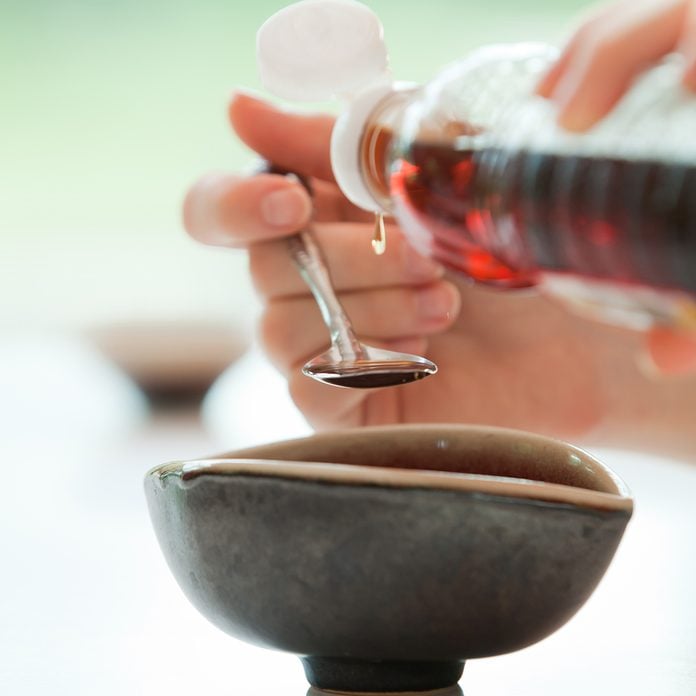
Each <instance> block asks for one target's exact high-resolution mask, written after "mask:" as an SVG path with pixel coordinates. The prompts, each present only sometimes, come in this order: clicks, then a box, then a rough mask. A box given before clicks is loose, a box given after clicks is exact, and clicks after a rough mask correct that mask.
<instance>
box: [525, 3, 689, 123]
mask: <svg viewBox="0 0 696 696" xmlns="http://www.w3.org/2000/svg"><path fill="white" fill-rule="evenodd" d="M675 51H678V52H681V53H683V54H684V56H685V58H686V67H685V70H684V73H683V77H682V82H683V84H684V86H685V87H686V88H687V89H690V90H692V91H696V1H695V0H620V2H615V3H612V4H610V5H608V6H604V7H601V8H600V9H599V10H596V11H595V12H594V13H593V14H592V15H590V17H589V18H588V19H587V20H585V21H584V22H582V23H581V24H580V26H579V27H578V29H576V31H575V32H574V34H573V35H572V37H571V38H570V40H569V41H568V43H567V44H566V47H565V49H564V50H563V52H562V53H561V56H560V58H559V59H558V61H557V62H556V64H555V65H554V66H553V67H552V69H551V70H550V71H549V72H548V73H547V74H546V75H545V77H544V78H543V79H542V80H541V82H540V83H539V85H538V86H537V92H538V93H539V94H540V95H541V96H544V97H547V98H549V99H551V100H552V101H554V102H555V103H556V105H557V106H558V121H559V123H560V124H561V125H562V126H563V127H564V128H566V129H568V130H571V131H584V130H587V129H588V128H590V127H591V126H593V125H594V124H595V123H596V122H597V121H599V120H600V119H601V118H602V117H603V116H606V115H607V114H608V113H609V112H610V111H611V109H612V108H613V107H614V106H615V105H616V103H617V102H618V101H619V99H620V98H621V97H622V95H623V94H624V93H625V92H626V90H627V89H628V88H629V87H630V85H631V83H632V82H633V80H634V79H635V78H636V77H637V76H638V75H639V74H640V73H642V72H643V71H644V70H645V69H646V68H647V67H649V66H650V65H651V64H654V63H655V62H656V61H658V60H659V59H660V58H663V57H664V56H665V55H667V54H668V53H673V52H675Z"/></svg>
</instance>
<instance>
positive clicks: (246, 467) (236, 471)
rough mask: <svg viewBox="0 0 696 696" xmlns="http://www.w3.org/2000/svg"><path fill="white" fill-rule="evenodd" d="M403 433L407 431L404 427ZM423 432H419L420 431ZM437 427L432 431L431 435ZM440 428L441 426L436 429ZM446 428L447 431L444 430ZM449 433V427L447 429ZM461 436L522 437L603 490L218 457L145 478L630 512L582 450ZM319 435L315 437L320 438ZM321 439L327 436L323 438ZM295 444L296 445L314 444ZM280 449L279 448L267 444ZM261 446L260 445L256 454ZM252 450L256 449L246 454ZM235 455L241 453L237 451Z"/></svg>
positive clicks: (620, 492) (613, 483)
mask: <svg viewBox="0 0 696 696" xmlns="http://www.w3.org/2000/svg"><path fill="white" fill-rule="evenodd" d="M405 427H407V426H405ZM420 427H422V426H420ZM437 427H438V426H431V427H430V428H428V429H430V430H431V431H432V430H434V429H435V428H437ZM439 427H440V428H442V427H443V426H439ZM445 427H447V426H445ZM450 427H451V426H450ZM455 427H456V428H457V429H459V430H460V431H461V430H462V429H470V430H471V431H472V432H476V433H481V434H487V433H491V434H508V435H514V436H516V437H522V438H524V439H525V440H527V441H536V442H538V443H539V444H544V445H549V444H556V445H558V447H559V448H560V449H563V450H564V451H565V452H566V453H568V454H569V455H570V456H569V462H573V463H577V465H578V466H587V465H588V464H589V465H591V470H592V472H593V473H594V475H595V476H596V477H598V478H601V480H602V483H603V484H604V485H605V488H609V489H612V490H610V491H598V490H591V489H587V488H581V487H578V486H573V485H568V484H561V483H549V482H545V481H538V480H533V479H528V478H514V477H508V476H492V475H486V474H469V473H461V472H452V471H438V470H429V469H407V468H398V467H384V466H370V465H359V464H339V463H334V462H321V461H312V462H308V461H291V460H279V459H268V458H259V457H245V456H239V457H238V456H234V455H228V456H220V457H209V458H201V459H191V460H185V461H174V462H169V463H167V464H163V465H160V466H157V467H155V468H153V469H151V470H150V471H149V472H148V474H147V476H148V478H149V477H155V478H158V479H159V482H160V484H161V483H162V482H163V481H164V480H165V479H167V478H171V477H174V478H176V479H177V481H178V483H179V485H180V486H182V487H187V486H191V485H195V483H196V482H198V481H199V480H200V479H201V477H204V476H231V477H234V476H263V477H273V478H279V479H286V480H287V479H290V480H299V481H307V482H315V483H326V484H336V485H348V486H380V487H386V488H414V489H435V490H444V491H456V492H461V493H472V494H480V495H489V496H495V497H498V498H500V497H503V498H518V499H520V500H529V501H537V502H539V503H552V504H567V505H572V506H576V507H581V508H588V509H593V510H603V511H625V512H628V513H630V512H631V511H632V510H633V499H632V497H631V493H630V491H629V489H628V487H627V486H626V484H625V483H624V482H623V481H622V480H621V479H620V478H619V477H618V476H617V475H616V474H614V472H612V471H611V470H610V469H609V468H608V467H606V466H605V465H604V464H602V463H601V462H600V461H599V460H597V459H596V458H595V457H593V456H592V455H590V454H589V453H587V452H585V451H584V450H582V449H580V448H577V447H574V446H573V445H569V444H566V443H564V442H561V441H558V440H553V439H552V438H547V437H544V436H540V435H534V434H531V433H523V432H521V431H515V430H510V429H504V428H494V427H479V426H473V427H469V426H455ZM398 428H399V426H382V427H376V428H363V429H353V430H350V431H345V432H346V433H348V432H358V430H362V431H368V430H372V431H375V432H377V431H383V430H398ZM321 435H322V434H319V436H320V437H321ZM323 435H329V433H324V434H323ZM315 437H317V435H312V436H310V438H299V439H297V440H288V441H287V442H288V443H291V442H300V441H301V440H305V439H311V438H315ZM272 444H274V445H276V444H282V443H272ZM263 447H264V446H263V445H260V446H259V447H258V449H262V448H263ZM248 449H249V450H254V449H257V448H248ZM240 452H244V450H241V451H240Z"/></svg>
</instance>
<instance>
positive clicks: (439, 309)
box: [416, 283, 459, 321]
mask: <svg viewBox="0 0 696 696" xmlns="http://www.w3.org/2000/svg"><path fill="white" fill-rule="evenodd" d="M416 305H417V311H418V314H419V315H420V316H421V317H422V318H423V319H429V320H433V321H447V320H450V319H452V318H454V316H455V315H456V313H457V311H458V309H459V294H458V293H457V291H456V289H455V288H454V287H453V286H452V285H450V284H449V283H438V284H437V285H432V286H430V287H429V288H426V289H425V290H421V291H420V292H419V293H418V295H417V296H416Z"/></svg>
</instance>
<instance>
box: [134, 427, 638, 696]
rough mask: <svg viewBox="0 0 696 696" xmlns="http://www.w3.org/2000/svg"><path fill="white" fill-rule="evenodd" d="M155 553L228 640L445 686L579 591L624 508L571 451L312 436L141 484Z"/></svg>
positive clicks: (431, 431)
mask: <svg viewBox="0 0 696 696" xmlns="http://www.w3.org/2000/svg"><path fill="white" fill-rule="evenodd" d="M146 493H147V499H148V504H149V508H150V514H151V517H152V521H153V524H154V528H155V531H156V533H157V537H158V539H159V542H160V545H161V547H162V550H163V552H164V555H165V557H166V559H167V561H168V563H169V566H170V567H171V570H172V572H173V574H174V576H175V577H176V579H177V581H178V583H179V585H180V586H181V588H182V589H183V591H184V593H185V594H186V596H187V597H188V598H189V599H190V601H191V602H192V603H193V604H194V605H195V606H196V607H197V608H198V609H199V611H200V612H201V613H202V614H203V615H204V616H206V617H207V618H208V619H209V620H210V621H212V622H213V623H214V624H215V625H217V626H218V627H220V628H221V629H222V630H223V631H226V632H227V633H229V634H230V635H233V636H236V637H237V638H240V639H242V640H245V641H248V642H251V643H255V644H257V645H260V646H265V647H270V648H276V649H279V650H284V651H289V652H292V653H295V654H297V655H299V656H300V657H301V658H302V661H303V664H304V668H305V673H306V675H307V678H308V680H309V682H310V683H311V684H312V685H313V686H315V687H317V688H322V689H331V690H342V691H367V692H370V691H372V692H386V691H417V690H426V689H436V688H443V687H446V686H449V685H452V684H455V683H456V682H457V681H458V680H459V678H460V676H461V674H462V669H463V665H464V661H465V660H466V659H469V658H477V657H486V656H491V655H498V654H501V653H507V652H510V651H513V650H518V649H519V648H523V647H525V646H527V645H530V644H531V643H534V642H536V641H538V640H540V639H542V638H544V637H546V636H548V635H549V634H550V633H552V632H553V631H554V630H556V629H557V628H559V627H560V626H561V625H562V624H564V623H565V622H566V621H567V620H568V619H569V618H570V617H571V616H572V615H573V614H574V613H575V612H576V611H577V610H578V609H579V608H580V607H581V606H582V604H583V603H584V602H585V600H587V598H588V597H589V596H590V594H591V593H592V591H593V589H594V588H595V587H596V585H597V583H598V582H599V580H600V579H601V577H602V575H603V574H604V572H605V570H606V568H607V566H608V565H609V563H610V561H611V559H612V557H613V555H614V552H615V550H616V548H617V545H618V544H619V541H620V539H621V536H622V534H623V531H624V528H625V527H626V524H627V522H628V520H629V518H630V516H631V512H632V500H631V498H630V496H629V493H628V492H627V489H626V487H625V486H624V484H623V483H622V482H621V481H620V480H619V479H618V478H617V477H616V476H615V475H614V474H613V473H612V472H611V471H609V470H608V469H607V468H606V467H605V466H603V465H602V464H601V463H600V462H598V461H597V460H596V459H594V458H593V457H591V456H590V455H589V454H587V453H585V452H583V451H582V450H579V449H576V448H574V447H572V446H570V445H567V444H564V443H561V442H557V441H554V440H550V439H547V438H543V437H539V436H536V435H531V434H527V433H521V432H515V431H510V430H501V429H494V428H482V427H466V426H449V425H443V426H438V425H427V426H426V425H423V426H412V425H409V426H391V427H379V428H362V429H358V430H350V431H340V432H334V433H325V434H319V435H314V436H312V437H309V438H304V439H300V440H292V441H287V442H280V443H275V444H270V445H266V446H261V447H255V448H252V449H246V450H242V451H238V452H235V453H232V454H227V455H224V456H220V457H215V458H210V459H201V460H196V461H187V462H175V463H170V464H166V465H164V466H161V467H158V468H156V469H154V470H152V471H150V472H149V474H148V475H147V478H146Z"/></svg>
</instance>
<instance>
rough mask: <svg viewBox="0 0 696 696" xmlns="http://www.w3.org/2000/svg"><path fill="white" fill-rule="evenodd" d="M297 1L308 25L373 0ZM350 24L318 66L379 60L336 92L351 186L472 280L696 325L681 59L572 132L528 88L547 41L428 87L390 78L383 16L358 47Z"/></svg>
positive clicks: (487, 55) (695, 204) (689, 145)
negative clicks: (344, 100)
mask: <svg viewBox="0 0 696 696" xmlns="http://www.w3.org/2000/svg"><path fill="white" fill-rule="evenodd" d="M291 7H295V8H300V9H302V8H304V10H305V11H307V10H309V11H310V14H311V16H312V23H311V26H312V29H313V30H314V31H316V28H317V25H318V23H319V20H320V19H321V18H320V17H319V15H318V14H317V8H322V10H321V11H323V12H325V13H326V14H325V18H326V17H329V18H330V17H333V18H334V19H336V17H337V16H338V15H337V13H338V14H340V13H341V12H343V13H350V12H353V10H354V9H355V8H356V7H360V8H362V9H361V10H360V12H363V10H364V9H366V8H364V6H362V5H360V4H359V3H355V2H350V1H349V0H305V2H302V3H299V4H298V5H295V6H291ZM286 9H290V8H286ZM368 12H369V11H368ZM369 14H370V15H371V13H369ZM346 16H347V15H346ZM351 16H352V15H351ZM355 16H356V17H357V15H355ZM372 17H373V18H374V15H372ZM361 18H362V19H363V20H364V21H366V22H367V21H368V19H367V15H365V14H364V13H363V14H362V15H361ZM375 19H376V18H375ZM295 20H296V18H295ZM370 21H371V20H370ZM377 21H378V20H377ZM329 23H330V22H329ZM341 26H344V27H345V21H343V22H341V21H336V24H335V27H336V28H337V32H335V33H334V35H333V36H331V37H330V41H329V43H328V44H327V45H326V46H325V47H323V48H322V47H319V48H318V49H317V50H322V51H324V54H325V55H329V54H330V55H331V56H333V59H334V60H335V61H337V63H336V64H331V61H330V60H329V61H328V64H327V65H324V66H322V68H323V71H322V70H321V69H320V68H317V65H316V61H315V63H314V68H313V70H314V71H315V72H316V71H319V72H321V73H322V74H323V75H326V76H331V77H330V79H336V80H338V81H339V82H341V81H342V85H343V86H344V87H345V85H347V84H348V81H347V80H346V78H345V75H351V74H352V73H351V69H350V68H351V66H350V63H349V62H347V57H350V55H351V51H352V55H358V54H359V55H361V56H363V58H364V57H365V56H367V57H368V58H369V60H367V61H365V60H363V61H362V63H361V67H360V70H361V75H360V77H359V79H358V78H357V77H355V78H354V80H353V82H352V83H351V84H350V89H341V86H339V87H338V88H337V89H336V90H335V92H339V93H340V92H343V94H344V96H346V92H351V94H350V95H348V104H347V108H346V109H345V110H344V111H343V112H342V114H341V115H340V117H339V119H338V121H337V123H336V126H335V128H334V133H333V139H332V146H331V148H332V153H331V155H332V165H333V169H334V173H335V176H336V179H337V182H338V184H339V186H340V187H341V188H342V190H343V191H344V193H345V194H346V195H347V197H348V198H350V199H351V200H352V201H353V202H354V203H355V204H357V205H358V206H360V207H363V208H365V209H367V210H373V211H375V212H376V213H381V214H387V215H393V216H394V217H395V218H396V219H397V220H398V222H399V223H400V224H401V226H402V228H403V229H404V232H405V234H406V235H407V237H408V238H409V240H410V241H411V243H412V244H413V245H414V246H415V247H416V248H417V249H418V250H419V251H420V252H421V253H423V254H425V255H428V256H432V257H434V258H435V259H437V260H438V261H440V262H442V263H443V264H445V265H446V266H447V267H448V268H450V269H452V270H453V271H454V272H456V273H458V274H461V275H463V276H464V277H466V278H468V279H470V280H471V281H472V282H476V283H480V284H484V285H490V286H495V287H498V288H504V289H517V288H526V287H530V286H535V287H537V288H539V289H540V290H541V291H542V292H545V293H547V294H549V295H550V296H552V297H555V298H558V299H560V300H562V301H563V302H564V303H566V304H568V305H570V306H571V307H572V308H574V309H575V310H577V311H580V312H583V313H585V314H589V315H590V316H592V317H594V318H600V319H605V320H609V321H611V322H615V323H619V324H624V325H628V326H631V327H634V328H639V329H645V328H648V327H650V326H651V325H653V324H656V323H659V324H663V325H668V326H672V327H676V328H681V329H687V330H693V331H695V332H696V138H693V137H692V133H693V128H694V124H696V99H694V98H693V97H689V96H687V95H685V94H684V93H683V92H682V90H681V88H680V86H679V74H680V69H679V61H678V59H676V58H670V59H668V60H666V61H664V62H663V63H661V64H660V65H658V66H656V67H654V68H653V69H651V70H649V71H648V72H647V73H646V74H645V75H644V76H643V77H642V78H641V79H639V80H638V81H637V82H636V84H635V85H634V86H633V87H632V89H631V90H630V91H629V93H628V94H627V95H626V96H625V97H624V98H623V99H622V100H621V102H620V103H619V105H618V106H617V107H616V108H615V109H614V110H613V112H612V113H611V114H610V115H609V116H608V117H607V118H605V119H604V120H603V121H602V122H601V123H600V124H598V125H597V126H595V127H594V128H593V129H592V130H591V131H589V132H588V133H585V134H582V135H578V134H571V133H568V132H565V131H563V130H562V129H560V128H559V127H558V126H557V125H556V121H555V114H554V111H553V108H552V105H551V104H550V103H549V102H548V101H547V100H544V99H542V98H540V97H537V96H535V95H534V88H535V85H536V84H537V82H538V80H539V79H540V78H541V76H542V74H544V72H545V71H546V70H547V69H548V67H549V66H550V65H551V63H552V62H553V60H554V59H555V57H556V52H555V50H554V49H552V48H550V47H547V46H543V45H539V44H516V45H501V46H488V47H484V48H482V49H479V50H477V51H475V52H473V53H472V54H471V55H469V56H467V57H465V58H464V59H462V60H460V61H458V62H456V63H454V64H453V65H451V66H449V67H447V68H445V69H444V70H443V71H442V72H441V73H440V74H439V75H437V76H436V77H435V79H433V80H432V81H430V82H429V83H428V84H426V85H424V86H414V85H394V84H392V82H391V80H390V79H389V77H388V73H387V71H386V52H384V54H383V55H384V59H382V54H380V52H379V50H378V48H379V44H380V42H381V27H380V31H377V32H375V31H372V33H371V34H370V33H369V32H362V33H361V35H362V36H363V45H362V46H361V47H359V48H356V47H354V46H353V47H351V44H350V41H351V39H350V37H349V38H346V37H345V32H343V34H340V27H341ZM276 28H277V25H276ZM295 28H297V21H295ZM326 28H327V26H326V22H325V23H324V27H323V35H324V36H326V35H327V34H328V35H331V32H327V31H326ZM365 36H367V37H368V38H367V39H365V38H364V37H365ZM370 36H372V37H373V38H372V40H368V39H369V37H370ZM375 37H376V38H375ZM341 41H342V42H343V43H341ZM381 45H382V46H383V42H381ZM366 47H367V48H366ZM314 48H315V49H316V48H317V47H316V46H314ZM338 63H340V66H339V67H337V65H338ZM307 65H309V64H307ZM307 65H305V69H306V68H307ZM296 67H298V66H296ZM341 69H342V70H343V71H344V72H343V73H341ZM301 72H302V71H301V70H299V69H298V70H297V71H296V74H299V73H301ZM309 72H310V73H311V69H310V70H309ZM337 75H338V77H335V76H337ZM327 79H329V78H327ZM307 80H308V76H307V75H305V80H304V82H302V83H300V84H301V85H302V89H305V88H306V84H307ZM271 81H272V80H271ZM309 81H310V82H311V80H309ZM356 82H359V83H361V84H360V85H359V86H358V87H356V84H355V83H356ZM294 96H295V97H297V94H295V95H294Z"/></svg>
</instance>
